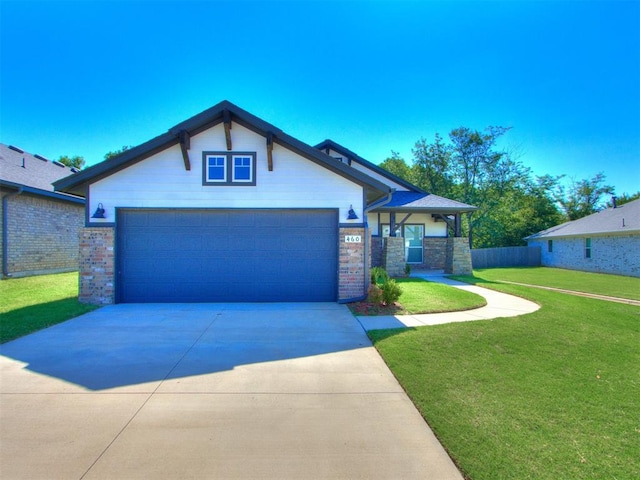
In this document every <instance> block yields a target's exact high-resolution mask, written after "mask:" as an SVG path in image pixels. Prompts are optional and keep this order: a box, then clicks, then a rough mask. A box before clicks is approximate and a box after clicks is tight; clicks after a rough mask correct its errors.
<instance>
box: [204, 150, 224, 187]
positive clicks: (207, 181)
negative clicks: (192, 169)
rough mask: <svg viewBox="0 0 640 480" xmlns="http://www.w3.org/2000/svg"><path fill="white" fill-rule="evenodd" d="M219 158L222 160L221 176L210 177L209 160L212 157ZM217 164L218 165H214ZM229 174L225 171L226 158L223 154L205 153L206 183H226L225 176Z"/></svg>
mask: <svg viewBox="0 0 640 480" xmlns="http://www.w3.org/2000/svg"><path fill="white" fill-rule="evenodd" d="M214 158H215V159H221V160H222V170H223V172H224V175H223V178H222V179H220V178H211V177H210V176H209V168H210V167H211V165H210V164H209V161H210V160H212V159H214ZM215 166H218V165H215ZM228 176H229V173H228V171H227V158H226V156H225V155H216V154H211V155H207V156H206V157H205V182H206V183H227V177H228Z"/></svg>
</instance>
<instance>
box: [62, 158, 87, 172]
mask: <svg viewBox="0 0 640 480" xmlns="http://www.w3.org/2000/svg"><path fill="white" fill-rule="evenodd" d="M57 161H58V162H60V163H62V164H63V165H66V166H67V167H69V168H77V169H78V170H81V169H82V167H84V164H85V161H84V158H82V157H81V156H79V155H75V156H73V157H69V156H68V155H62V156H61V157H60V158H58V160H57Z"/></svg>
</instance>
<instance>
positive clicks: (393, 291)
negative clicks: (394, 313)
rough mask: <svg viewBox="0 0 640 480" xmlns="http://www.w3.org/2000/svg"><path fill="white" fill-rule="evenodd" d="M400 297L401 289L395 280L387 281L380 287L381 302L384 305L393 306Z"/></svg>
mask: <svg viewBox="0 0 640 480" xmlns="http://www.w3.org/2000/svg"><path fill="white" fill-rule="evenodd" d="M400 295H402V289H401V288H400V285H398V284H397V283H396V281H395V280H393V279H391V280H387V281H386V282H384V284H383V285H382V301H383V303H384V304H385V305H393V304H394V303H395V302H397V301H398V299H399V298H400Z"/></svg>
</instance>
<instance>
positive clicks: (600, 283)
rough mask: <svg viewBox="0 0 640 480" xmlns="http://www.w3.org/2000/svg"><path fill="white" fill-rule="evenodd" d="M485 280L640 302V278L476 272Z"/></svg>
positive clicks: (537, 270)
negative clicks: (541, 286) (540, 286)
mask: <svg viewBox="0 0 640 480" xmlns="http://www.w3.org/2000/svg"><path fill="white" fill-rule="evenodd" d="M476 272H477V274H478V275H479V276H481V277H482V278H483V279H485V280H491V281H497V280H506V281H509V282H518V283H528V284H530V285H543V286H547V287H555V288H563V289H565V290H575V291H577V292H586V293H596V294H599V295H608V296H611V297H620V298H630V299H632V300H640V278H635V277H623V276H621V275H607V274H605V273H588V272H576V271H575V270H564V269H561V268H548V267H530V268H491V269H481V270H477V271H476Z"/></svg>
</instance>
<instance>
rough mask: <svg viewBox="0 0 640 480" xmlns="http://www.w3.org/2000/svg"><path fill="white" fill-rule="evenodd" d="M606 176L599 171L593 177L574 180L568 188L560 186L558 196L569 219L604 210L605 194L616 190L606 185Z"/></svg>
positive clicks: (557, 191)
mask: <svg viewBox="0 0 640 480" xmlns="http://www.w3.org/2000/svg"><path fill="white" fill-rule="evenodd" d="M605 178H606V177H605V174H604V173H603V172H599V173H597V174H596V175H595V176H594V177H593V178H588V179H584V180H579V181H576V180H572V182H571V184H570V185H569V189H568V190H566V189H565V188H564V187H563V186H562V185H560V186H558V188H557V189H556V198H557V201H558V203H559V204H560V206H561V207H562V209H563V210H564V213H565V215H566V217H567V219H569V220H577V219H578V218H582V217H586V216H587V215H591V214H592V213H596V212H598V211H600V210H602V208H603V207H604V206H605V204H604V200H603V196H604V195H613V192H614V189H613V187H612V186H611V185H604V180H605Z"/></svg>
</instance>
